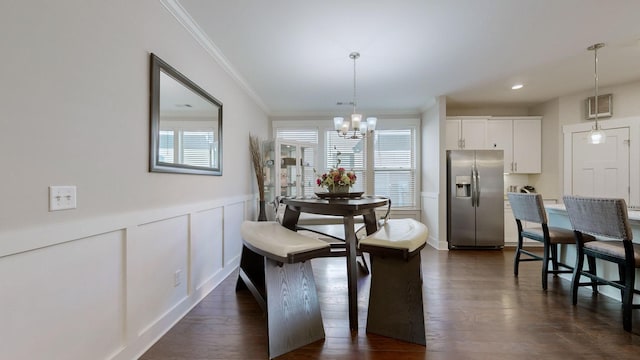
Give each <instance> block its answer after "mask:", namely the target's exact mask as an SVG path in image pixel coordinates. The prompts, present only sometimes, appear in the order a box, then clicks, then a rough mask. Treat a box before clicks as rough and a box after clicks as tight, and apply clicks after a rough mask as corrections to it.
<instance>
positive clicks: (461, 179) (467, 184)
mask: <svg viewBox="0 0 640 360" xmlns="http://www.w3.org/2000/svg"><path fill="white" fill-rule="evenodd" d="M456 197H471V176H456Z"/></svg>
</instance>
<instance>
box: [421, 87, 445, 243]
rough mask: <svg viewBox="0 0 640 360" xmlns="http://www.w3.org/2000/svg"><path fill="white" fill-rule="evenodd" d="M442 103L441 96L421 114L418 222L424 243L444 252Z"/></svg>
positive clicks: (443, 110) (442, 97)
mask: <svg viewBox="0 0 640 360" xmlns="http://www.w3.org/2000/svg"><path fill="white" fill-rule="evenodd" d="M446 103H447V100H446V98H445V97H444V96H441V97H439V98H437V99H436V101H435V103H434V104H433V105H432V106H431V107H429V108H428V109H426V110H425V111H424V113H423V114H422V135H421V138H422V156H421V157H422V169H421V172H422V195H421V196H422V222H423V223H424V224H426V225H427V227H428V228H429V239H428V243H429V245H431V246H432V247H434V248H436V249H441V250H444V249H447V227H446V226H447V216H446V214H447V213H446V210H447V206H446V205H447V203H446V195H447V191H446V190H447V189H446V153H445V151H444V150H443V149H444V139H445V128H446V127H445V123H444V122H445V121H446V110H445V109H446Z"/></svg>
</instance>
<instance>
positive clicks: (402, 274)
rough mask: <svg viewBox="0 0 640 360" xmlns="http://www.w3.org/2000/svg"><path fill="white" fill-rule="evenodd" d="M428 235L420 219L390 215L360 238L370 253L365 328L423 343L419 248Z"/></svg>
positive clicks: (360, 245) (423, 327)
mask: <svg viewBox="0 0 640 360" xmlns="http://www.w3.org/2000/svg"><path fill="white" fill-rule="evenodd" d="M428 236H429V230H428V228H427V227H426V226H425V225H424V224H422V223H421V222H419V221H416V220H414V219H390V220H387V222H386V223H384V224H383V225H382V226H381V227H380V229H379V230H378V231H377V232H375V233H373V234H371V235H368V236H366V237H364V238H362V239H360V242H359V247H360V250H362V251H365V252H368V253H369V255H370V257H371V291H370V292H369V311H368V314H367V332H369V333H373V334H378V335H382V336H387V337H391V338H394V339H399V340H403V341H408V342H412V343H416V344H420V345H426V337H425V325H424V309H423V304H422V271H421V261H422V260H421V256H420V250H422V249H423V248H424V247H425V245H426V242H427V237H428Z"/></svg>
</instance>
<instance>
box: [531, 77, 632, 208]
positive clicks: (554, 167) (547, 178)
mask: <svg viewBox="0 0 640 360" xmlns="http://www.w3.org/2000/svg"><path fill="white" fill-rule="evenodd" d="M598 92H599V93H600V94H613V116H612V117H611V118H607V119H603V121H607V120H616V119H624V118H629V117H637V116H639V115H640V102H639V101H638V97H639V96H640V82H633V83H628V84H622V85H616V86H610V87H605V88H599V89H598ZM590 96H593V91H592V90H590V91H584V92H580V93H576V94H571V95H567V96H562V97H560V98H556V99H552V100H550V101H548V102H546V103H544V104H541V105H539V106H536V107H532V108H531V110H530V112H531V113H535V114H538V115H541V116H542V117H543V120H542V153H543V154H542V155H543V158H542V174H540V175H531V176H530V179H531V181H532V184H533V185H534V186H535V187H536V189H537V190H538V191H539V192H541V193H542V194H544V197H545V198H549V199H551V198H555V199H558V200H559V201H562V196H563V195H564V194H563V184H564V166H565V161H564V150H563V149H564V142H563V137H562V127H563V126H564V125H570V124H580V123H590V124H592V123H593V120H586V118H585V110H586V106H585V100H586V99H587V98H588V97H590Z"/></svg>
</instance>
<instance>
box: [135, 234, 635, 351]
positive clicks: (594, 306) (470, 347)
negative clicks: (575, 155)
mask: <svg viewBox="0 0 640 360" xmlns="http://www.w3.org/2000/svg"><path fill="white" fill-rule="evenodd" d="M312 264H313V268H314V275H315V277H316V282H317V286H318V292H319V296H320V301H321V309H322V317H323V321H324V327H325V332H326V339H325V340H324V341H319V342H316V343H313V344H311V345H308V346H306V347H303V348H300V349H298V350H296V351H293V352H290V353H288V354H285V355H283V356H281V357H279V358H278V359H394V360H398V359H434V360H438V359H519V360H522V359H563V360H571V359H634V360H637V359H640V311H638V310H635V311H634V323H633V327H634V330H633V333H628V332H625V331H624V330H623V329H622V321H621V316H622V311H621V305H620V302H618V301H615V300H612V299H610V298H608V297H606V296H603V295H600V296H592V295H591V292H590V289H587V288H581V289H580V293H579V294H580V298H579V300H578V306H575V307H574V306H572V305H571V296H570V289H569V281H566V280H562V279H560V278H550V279H549V289H548V291H546V292H544V291H543V290H542V287H541V283H540V263H539V262H534V263H524V264H521V266H520V275H519V277H518V278H514V276H513V249H504V250H502V251H499V250H456V251H449V252H447V251H437V250H434V249H432V248H430V247H428V246H427V248H425V249H424V250H423V251H422V271H423V278H424V285H423V292H424V307H425V323H426V332H427V346H426V347H422V346H419V345H413V344H408V343H404V342H400V341H396V340H392V339H387V338H383V337H380V336H375V335H370V334H367V333H366V332H365V326H366V317H367V301H368V300H367V299H368V287H369V277H368V276H367V275H364V274H361V276H360V277H359V284H358V285H359V292H358V298H359V325H360V328H359V331H358V332H350V331H349V324H348V315H347V299H346V291H347V286H346V281H347V280H346V270H345V268H346V265H345V261H344V259H342V258H328V259H315V260H313V262H312ZM236 277H237V274H234V275H232V276H231V277H229V278H227V279H226V280H225V281H224V282H223V283H222V284H221V285H220V286H219V287H217V288H216V289H215V290H213V291H212V292H211V294H209V295H208V296H207V297H206V298H205V299H204V300H203V301H202V302H201V303H200V304H199V305H198V306H196V307H195V308H194V309H193V310H192V311H191V312H190V313H189V314H188V315H187V316H186V317H185V318H184V319H182V320H181V321H180V322H179V323H178V324H177V325H176V326H175V327H174V328H173V329H171V330H170V331H169V332H168V333H167V334H166V335H165V336H164V337H162V338H161V339H160V340H159V341H158V342H157V343H156V344H155V345H154V346H153V347H151V348H150V349H149V350H148V351H147V352H146V353H145V354H144V355H143V356H142V357H141V359H144V360H168V359H228V360H231V359H243V360H244V359H267V357H268V356H267V331H266V325H265V317H264V314H263V313H262V311H261V310H260V307H259V306H258V305H257V303H256V302H255V300H254V299H253V297H252V296H251V294H250V293H249V292H248V291H241V292H238V293H236V292H235V282H236Z"/></svg>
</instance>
